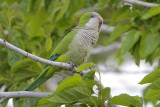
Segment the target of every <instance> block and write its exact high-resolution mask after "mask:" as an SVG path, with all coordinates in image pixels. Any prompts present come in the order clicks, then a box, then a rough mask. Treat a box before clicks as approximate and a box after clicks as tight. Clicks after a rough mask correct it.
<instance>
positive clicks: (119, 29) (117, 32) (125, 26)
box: [109, 22, 132, 42]
mask: <svg viewBox="0 0 160 107" xmlns="http://www.w3.org/2000/svg"><path fill="white" fill-rule="evenodd" d="M131 27H132V26H131V24H129V23H126V22H123V23H119V24H118V25H117V26H116V28H115V29H114V31H113V32H112V34H111V35H110V37H109V41H110V42H112V41H114V40H115V39H117V38H118V37H119V36H121V35H122V34H123V33H125V32H127V31H128V30H129V29H130V28H131Z"/></svg>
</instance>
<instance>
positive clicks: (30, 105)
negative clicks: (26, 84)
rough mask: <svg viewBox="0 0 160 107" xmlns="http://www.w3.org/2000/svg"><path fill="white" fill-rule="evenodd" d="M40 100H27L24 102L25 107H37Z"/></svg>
mask: <svg viewBox="0 0 160 107" xmlns="http://www.w3.org/2000/svg"><path fill="white" fill-rule="evenodd" d="M38 101H39V98H25V100H24V102H23V107H36V106H37V104H38Z"/></svg>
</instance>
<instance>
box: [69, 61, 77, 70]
mask: <svg viewBox="0 0 160 107" xmlns="http://www.w3.org/2000/svg"><path fill="white" fill-rule="evenodd" d="M67 63H68V64H69V65H70V68H69V70H70V71H72V72H75V71H76V70H75V69H74V68H75V66H74V64H73V63H72V61H68V62H67Z"/></svg>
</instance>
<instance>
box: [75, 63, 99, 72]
mask: <svg viewBox="0 0 160 107" xmlns="http://www.w3.org/2000/svg"><path fill="white" fill-rule="evenodd" d="M92 66H96V65H95V64H94V63H92V62H89V63H83V64H81V65H80V66H79V67H78V69H77V72H81V71H83V70H85V69H87V68H89V67H92Z"/></svg>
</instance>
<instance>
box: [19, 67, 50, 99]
mask: <svg viewBox="0 0 160 107" xmlns="http://www.w3.org/2000/svg"><path fill="white" fill-rule="evenodd" d="M47 72H48V69H47V70H46V71H45V72H44V73H43V74H42V75H40V76H39V77H38V78H37V79H36V80H35V81H34V82H33V83H32V84H31V85H30V86H29V87H28V88H27V89H26V90H25V91H33V90H34V89H36V88H37V87H39V86H40V85H41V84H43V83H44V82H45V81H47V80H48V79H49V78H50V77H51V76H48V77H44V76H45V74H46V73H47ZM17 100H19V98H16V101H17Z"/></svg>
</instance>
